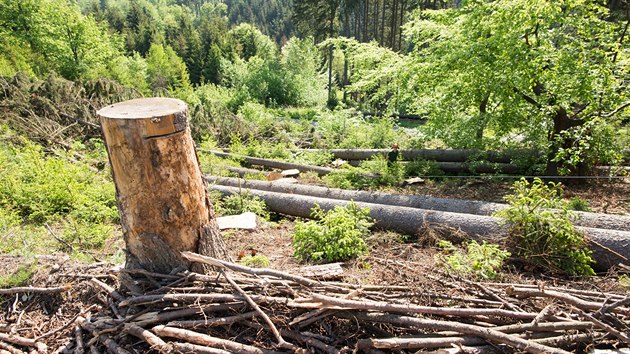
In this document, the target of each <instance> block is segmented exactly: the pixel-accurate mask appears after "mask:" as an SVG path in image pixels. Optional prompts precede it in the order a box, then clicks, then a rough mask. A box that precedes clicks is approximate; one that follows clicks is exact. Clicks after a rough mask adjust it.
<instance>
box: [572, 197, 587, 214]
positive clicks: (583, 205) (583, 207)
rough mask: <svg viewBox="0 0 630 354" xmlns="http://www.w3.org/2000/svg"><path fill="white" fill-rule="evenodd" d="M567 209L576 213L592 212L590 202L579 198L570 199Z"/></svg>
mask: <svg viewBox="0 0 630 354" xmlns="http://www.w3.org/2000/svg"><path fill="white" fill-rule="evenodd" d="M567 208H569V209H570V210H575V211H591V207H590V206H589V205H588V200H586V199H584V198H581V197H578V196H575V197H573V198H571V199H569V202H568V203H567Z"/></svg>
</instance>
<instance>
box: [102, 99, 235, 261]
mask: <svg viewBox="0 0 630 354" xmlns="http://www.w3.org/2000/svg"><path fill="white" fill-rule="evenodd" d="M97 115H98V116H99V118H100V120H101V125H102V129H103V135H104V137H105V143H106V145H107V152H108V155H109V161H110V164H111V166H112V175H113V178H114V183H115V184H116V200H117V203H118V209H119V212H120V216H121V224H122V227H123V233H124V239H125V243H126V246H127V250H126V251H127V262H126V267H127V268H142V269H146V270H149V271H153V272H160V273H168V272H171V271H172V270H173V269H176V268H182V267H183V268H185V269H188V268H189V266H190V263H189V262H188V261H186V260H184V259H183V258H182V257H181V255H180V253H181V252H182V251H196V252H198V253H202V254H206V255H212V256H213V257H216V258H227V251H226V249H225V246H224V243H223V240H222V238H221V236H220V234H219V228H218V225H217V223H216V220H215V217H214V211H213V209H212V205H211V203H210V201H209V199H208V197H207V192H206V184H205V181H204V179H203V178H202V173H201V169H200V168H199V163H198V160H197V154H196V151H195V144H194V142H193V140H192V138H191V135H190V128H189V127H188V121H187V115H188V108H187V107H186V104H185V103H184V102H182V101H180V100H175V99H169V98H146V99H136V100H131V101H125V102H121V103H117V104H114V105H110V106H107V107H104V108H102V109H101V110H99V111H98V112H97Z"/></svg>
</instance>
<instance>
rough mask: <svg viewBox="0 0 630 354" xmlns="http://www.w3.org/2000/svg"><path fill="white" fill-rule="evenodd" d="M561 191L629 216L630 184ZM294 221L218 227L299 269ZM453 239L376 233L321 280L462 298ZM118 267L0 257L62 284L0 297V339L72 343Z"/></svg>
mask: <svg viewBox="0 0 630 354" xmlns="http://www.w3.org/2000/svg"><path fill="white" fill-rule="evenodd" d="M510 185H511V184H510V183H507V182H506V183H486V182H483V181H481V182H465V183H464V182H447V183H427V184H424V185H420V186H414V187H412V189H411V190H407V192H410V193H414V194H429V195H433V196H440V197H451V198H460V199H475V200H485V201H494V202H501V201H502V197H503V195H506V194H508V193H510ZM565 196H566V197H573V196H579V197H581V198H583V199H585V200H587V201H588V204H589V206H590V207H591V209H592V210H593V211H596V212H608V213H616V214H628V213H630V181H624V180H615V181H598V182H592V183H589V184H586V185H569V186H566V187H565ZM293 226H294V220H292V219H291V218H283V219H278V220H277V221H273V222H261V223H260V226H259V227H258V228H257V229H256V230H253V231H244V230H224V231H223V234H224V237H225V240H226V246H227V248H228V250H229V254H230V256H231V257H233V258H234V259H236V258H237V256H238V254H239V252H240V251H241V250H249V249H251V248H254V249H256V250H257V254H259V255H264V256H266V257H267V258H269V260H270V263H271V264H270V268H273V269H277V270H281V271H285V272H288V273H294V274H300V272H301V267H303V266H304V264H300V263H299V262H298V261H297V260H296V259H295V258H294V257H293V256H292V255H293V248H292V245H291V241H292V231H293ZM458 237H459V235H457V234H450V235H445V234H444V233H443V232H440V231H439V230H431V231H427V232H425V233H424V234H423V235H418V238H417V239H413V240H409V239H404V238H402V237H401V236H400V235H398V234H395V233H391V232H382V231H376V232H374V233H373V234H372V235H371V236H370V238H369V240H368V244H369V245H370V252H369V254H367V255H365V256H362V257H359V258H358V259H355V260H352V261H348V262H345V263H344V264H343V265H342V269H343V273H342V274H341V275H338V276H335V277H334V278H333V279H327V280H334V281H340V282H344V283H346V284H357V285H358V284H363V285H365V284H371V285H386V286H404V287H408V288H409V289H410V290H413V291H417V292H418V293H420V294H422V293H436V294H448V295H449V296H467V295H470V294H467V292H468V290H467V289H466V288H465V286H462V285H461V283H459V284H460V285H459V286H458V285H455V284H454V281H453V279H452V278H450V276H449V275H448V274H446V273H445V269H444V266H443V265H441V264H440V263H439V261H437V259H438V258H439V257H438V255H439V253H440V251H439V249H438V248H437V247H435V241H436V240H437V239H440V238H447V239H449V238H450V239H455V240H456V239H457V238H458ZM121 266H122V265H115V264H111V263H108V262H97V263H93V264H85V263H80V262H77V261H73V260H71V259H70V257H69V256H68V255H66V254H63V253H56V254H51V255H38V256H35V263H33V260H25V259H24V258H20V257H13V256H9V255H0V279H1V278H2V277H7V276H12V275H15V274H16V273H17V272H19V271H20V270H23V269H27V270H28V271H30V272H31V273H32V277H31V279H30V280H29V281H28V285H29V286H33V287H52V288H54V287H60V286H62V287H65V291H63V292H62V293H54V294H49V293H42V294H36V293H33V294H21V295H17V294H14V295H0V302H1V305H2V308H1V312H0V336H1V335H2V333H12V334H14V335H18V336H23V337H27V338H36V337H38V336H44V337H43V338H42V340H43V341H44V342H45V343H46V344H47V345H48V347H49V348H61V347H64V346H66V345H68V343H74V342H73V341H74V340H75V339H74V338H75V337H74V336H75V334H74V333H75V332H73V331H74V329H75V327H74V326H73V325H68V323H71V322H74V321H75V320H76V318H77V316H82V317H86V316H89V314H90V313H92V314H95V313H99V312H103V311H107V308H108V306H111V299H109V298H108V296H106V294H105V293H103V290H102V288H99V286H95V283H94V281H93V280H92V278H95V279H101V280H103V281H104V282H108V283H110V284H112V285H116V284H119V280H118V278H117V273H113V272H112V269H117V268H120V267H121ZM622 274H630V269H624V268H615V269H612V270H610V271H609V272H608V273H606V274H599V275H598V276H596V277H590V278H568V277H555V276H552V275H546V274H541V273H531V272H526V271H523V269H522V268H519V267H518V266H517V265H514V264H509V265H507V266H506V267H504V270H503V271H502V272H501V274H500V277H499V279H498V280H497V281H498V282H504V283H510V284H534V285H536V286H538V287H561V288H567V289H581V290H587V291H592V292H596V293H602V294H603V293H607V294H619V295H625V296H627V295H628V294H629V292H630V290H629V289H628V288H624V286H623V285H622V284H621V283H620V281H619V277H620V276H621V275H622ZM0 288H1V287H0ZM414 301H416V302H417V303H418V304H419V305H435V304H436V301H437V300H435V299H432V298H431V297H428V298H424V297H422V296H419V298H417V299H416V300H414ZM552 302H553V301H549V302H548V303H549V304H551V303H552ZM0 342H1V341H0ZM0 344H1V343H0ZM72 345H73V344H71V345H70V346H72Z"/></svg>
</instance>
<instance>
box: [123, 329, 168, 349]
mask: <svg viewBox="0 0 630 354" xmlns="http://www.w3.org/2000/svg"><path fill="white" fill-rule="evenodd" d="M123 328H124V331H125V332H127V333H129V334H131V335H132V336H134V337H137V338H140V339H142V340H144V341H145V342H147V344H149V346H150V347H151V349H154V350H157V351H159V352H160V353H171V352H172V351H173V346H172V345H169V344H166V342H164V341H163V340H162V339H161V338H160V337H158V336H156V335H155V334H153V333H151V332H150V331H148V330H146V329H144V328H140V327H138V326H136V325H134V324H129V323H127V324H125V326H124V327H123Z"/></svg>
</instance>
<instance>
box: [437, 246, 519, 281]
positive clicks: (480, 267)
mask: <svg viewBox="0 0 630 354" xmlns="http://www.w3.org/2000/svg"><path fill="white" fill-rule="evenodd" d="M438 246H439V247H440V248H442V249H443V251H444V252H445V253H446V254H447V255H445V254H441V255H438V256H437V257H438V260H439V261H440V262H441V263H443V264H445V265H447V266H448V267H449V268H450V269H452V270H453V271H455V272H456V273H459V274H462V275H472V276H474V277H476V278H481V279H496V278H497V276H498V275H499V274H498V273H497V271H498V270H499V269H501V267H502V266H503V261H505V259H507V258H508V257H509V256H510V253H509V252H507V251H504V250H502V249H500V248H499V246H498V245H495V244H491V243H486V242H485V241H484V242H483V243H482V244H478V243H477V242H476V241H472V242H469V243H468V244H467V245H466V252H463V251H461V250H460V249H458V248H456V247H455V246H453V244H452V243H451V242H449V241H446V240H440V241H439V242H438Z"/></svg>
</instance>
